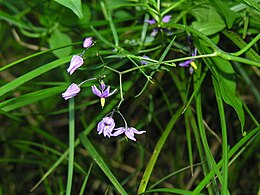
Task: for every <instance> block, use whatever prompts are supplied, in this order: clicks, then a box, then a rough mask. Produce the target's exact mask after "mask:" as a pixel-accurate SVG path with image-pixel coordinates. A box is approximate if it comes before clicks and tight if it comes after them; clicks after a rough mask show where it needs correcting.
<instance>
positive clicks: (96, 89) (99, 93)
mask: <svg viewBox="0 0 260 195" xmlns="http://www.w3.org/2000/svg"><path fill="white" fill-rule="evenodd" d="M91 89H92V92H93V93H94V94H95V95H96V96H98V97H102V93H101V91H100V90H99V89H98V88H97V87H96V85H93V86H91Z"/></svg>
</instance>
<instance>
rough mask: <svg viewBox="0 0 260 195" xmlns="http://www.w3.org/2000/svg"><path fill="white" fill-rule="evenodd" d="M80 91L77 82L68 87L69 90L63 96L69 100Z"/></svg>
mask: <svg viewBox="0 0 260 195" xmlns="http://www.w3.org/2000/svg"><path fill="white" fill-rule="evenodd" d="M79 92H80V88H79V86H78V85H77V84H75V83H72V84H71V85H70V86H69V87H68V88H67V90H66V91H65V92H64V93H62V94H61V95H62V97H63V98H64V99H65V100H68V99H70V98H72V97H74V96H76V95H77V94H78V93H79Z"/></svg>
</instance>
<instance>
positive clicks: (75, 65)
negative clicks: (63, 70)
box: [67, 55, 84, 75]
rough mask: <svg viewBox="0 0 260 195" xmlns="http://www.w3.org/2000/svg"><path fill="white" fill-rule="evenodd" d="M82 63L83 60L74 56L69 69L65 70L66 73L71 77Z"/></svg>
mask: <svg viewBox="0 0 260 195" xmlns="http://www.w3.org/2000/svg"><path fill="white" fill-rule="evenodd" d="M83 63H84V60H83V59H82V57H81V56H79V55H74V56H73V57H72V58H71V61H70V65H69V68H68V69H67V72H68V73H69V74H70V75H72V74H73V72H74V71H75V70H77V69H78V68H79V67H80V66H82V64H83Z"/></svg>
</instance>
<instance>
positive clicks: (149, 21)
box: [144, 19, 156, 25]
mask: <svg viewBox="0 0 260 195" xmlns="http://www.w3.org/2000/svg"><path fill="white" fill-rule="evenodd" d="M144 21H145V22H147V23H148V24H151V25H152V24H155V23H156V21H155V19H152V20H144Z"/></svg>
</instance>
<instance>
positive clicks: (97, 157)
mask: <svg viewBox="0 0 260 195" xmlns="http://www.w3.org/2000/svg"><path fill="white" fill-rule="evenodd" d="M79 138H80V141H81V143H82V144H83V146H84V147H85V148H86V150H87V151H88V152H89V154H90V156H91V157H92V158H93V160H94V161H95V162H96V163H97V165H98V166H99V167H100V168H101V169H102V171H103V172H104V174H105V175H106V176H107V177H108V179H109V180H110V181H111V182H112V184H113V185H114V186H115V188H116V189H117V190H118V192H119V193H120V194H123V195H124V194H125V195H126V194H127V193H126V191H125V190H124V188H123V186H122V185H121V184H120V182H119V181H118V180H117V179H116V177H115V176H114V174H113V173H112V172H111V170H110V169H109V167H108V166H107V165H106V163H105V162H104V160H103V158H102V157H101V156H100V154H99V153H98V152H97V150H96V149H95V147H94V146H93V145H92V143H91V142H90V141H89V140H88V138H87V137H86V136H85V135H84V134H80V136H79Z"/></svg>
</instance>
